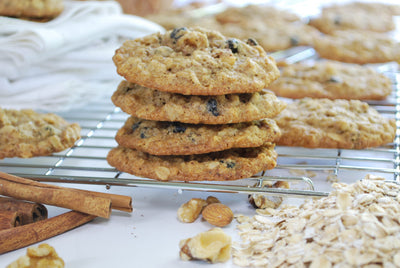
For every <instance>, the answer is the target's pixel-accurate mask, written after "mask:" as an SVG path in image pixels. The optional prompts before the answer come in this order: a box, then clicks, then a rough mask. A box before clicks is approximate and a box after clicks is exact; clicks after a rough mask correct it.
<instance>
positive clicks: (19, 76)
mask: <svg viewBox="0 0 400 268" xmlns="http://www.w3.org/2000/svg"><path fill="white" fill-rule="evenodd" d="M158 31H160V32H163V31H164V29H163V28H162V27H161V26H159V25H158V24H155V23H153V22H150V21H148V20H146V19H143V18H140V17H136V16H132V15H126V14H123V13H122V9H121V7H120V6H119V4H118V3H117V2H114V1H65V10H64V11H63V13H61V14H60V16H58V17H57V18H55V19H53V20H51V21H49V22H46V23H37V22H32V21H25V20H19V19H13V18H8V17H0V107H2V108H14V109H21V108H31V109H36V110H49V111H58V110H67V109H70V108H73V107H75V106H81V105H84V104H86V103H87V102H88V101H90V100H92V99H93V98H96V97H99V96H104V94H105V93H110V92H113V91H114V90H115V89H116V88H115V87H116V86H115V85H116V84H117V81H120V80H121V79H122V78H121V77H119V76H118V75H117V73H116V68H115V66H114V63H113V62H112V56H113V55H114V52H115V49H117V48H118V47H119V46H120V45H121V44H122V41H123V40H126V39H134V38H137V37H141V36H144V35H147V34H150V33H154V32H158ZM108 95H109V94H108Z"/></svg>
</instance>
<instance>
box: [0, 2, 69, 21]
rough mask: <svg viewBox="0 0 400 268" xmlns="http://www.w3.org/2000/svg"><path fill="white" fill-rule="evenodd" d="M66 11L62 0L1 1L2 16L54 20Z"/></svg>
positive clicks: (0, 11)
mask: <svg viewBox="0 0 400 268" xmlns="http://www.w3.org/2000/svg"><path fill="white" fill-rule="evenodd" d="M63 9H64V5H63V1H62V0H1V1H0V15H2V16H9V17H17V18H21V17H22V18H32V19H35V18H36V19H42V18H44V19H45V18H47V19H52V18H55V17H57V16H58V15H59V14H60V13H61V12H62V11H63Z"/></svg>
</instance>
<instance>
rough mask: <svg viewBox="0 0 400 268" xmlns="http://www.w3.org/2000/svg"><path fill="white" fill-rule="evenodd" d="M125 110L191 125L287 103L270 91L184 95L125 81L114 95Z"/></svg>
mask: <svg viewBox="0 0 400 268" xmlns="http://www.w3.org/2000/svg"><path fill="white" fill-rule="evenodd" d="M111 99H112V101H113V103H114V104H115V105H116V106H118V107H120V108H121V109H122V110H123V111H124V112H126V113H128V114H130V115H133V116H135V117H139V118H142V119H148V120H154V121H171V122H174V121H178V122H182V123H190V124H230V123H240V122H247V121H253V120H260V119H262V118H272V117H274V116H275V115H277V114H278V113H280V112H281V111H282V110H283V109H284V108H285V107H286V103H285V102H284V101H281V100H279V99H278V98H277V97H276V96H275V94H274V93H273V92H271V91H268V90H263V91H261V92H256V93H243V94H227V95H219V96H202V95H183V94H177V93H169V92H164V91H159V90H153V89H150V88H146V87H143V86H140V85H138V84H133V83H129V82H127V81H122V82H121V83H120V84H119V86H118V89H117V90H116V91H115V92H114V94H113V95H112V97H111Z"/></svg>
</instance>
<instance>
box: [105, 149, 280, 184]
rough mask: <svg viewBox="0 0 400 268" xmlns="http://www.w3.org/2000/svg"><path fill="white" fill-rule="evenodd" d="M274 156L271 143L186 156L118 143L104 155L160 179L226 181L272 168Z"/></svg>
mask: <svg viewBox="0 0 400 268" xmlns="http://www.w3.org/2000/svg"><path fill="white" fill-rule="evenodd" d="M276 158H277V154H276V152H275V150H274V145H273V144H269V145H266V146H262V147H257V148H242V149H230V150H226V151H221V152H214V153H209V154H200V155H187V156H155V155H150V154H147V153H144V152H141V151H137V150H134V149H128V148H124V147H117V148H114V149H112V150H111V151H110V152H109V153H108V155H107V161H108V163H109V164H110V165H111V166H113V167H115V168H117V169H118V170H119V171H122V172H127V173H130V174H133V175H136V176H139V177H147V178H150V179H156V180H162V181H169V180H179V181H206V180H209V181H226V180H238V179H242V178H248V177H251V176H252V175H255V174H257V173H258V172H261V171H263V170H266V169H272V168H274V167H275V166H276Z"/></svg>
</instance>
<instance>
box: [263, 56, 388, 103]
mask: <svg viewBox="0 0 400 268" xmlns="http://www.w3.org/2000/svg"><path fill="white" fill-rule="evenodd" d="M268 89H270V90H272V91H273V92H275V94H276V95H278V96H281V97H286V98H292V99H300V98H305V97H310V98H328V99H353V100H383V99H385V98H386V97H387V96H388V95H389V94H390V93H391V92H392V83H391V81H390V79H389V78H388V77H387V76H385V75H383V74H381V73H378V72H377V71H375V70H374V69H372V68H370V67H367V66H362V65H358V64H351V63H343V62H335V61H328V60H325V61H317V62H313V63H295V64H291V65H288V66H285V67H283V69H282V71H281V77H279V79H278V80H276V81H274V82H273V83H272V84H271V85H269V86H268Z"/></svg>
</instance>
